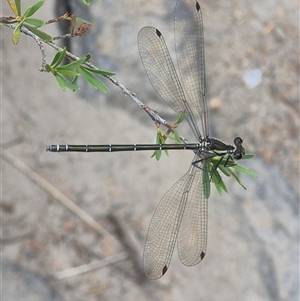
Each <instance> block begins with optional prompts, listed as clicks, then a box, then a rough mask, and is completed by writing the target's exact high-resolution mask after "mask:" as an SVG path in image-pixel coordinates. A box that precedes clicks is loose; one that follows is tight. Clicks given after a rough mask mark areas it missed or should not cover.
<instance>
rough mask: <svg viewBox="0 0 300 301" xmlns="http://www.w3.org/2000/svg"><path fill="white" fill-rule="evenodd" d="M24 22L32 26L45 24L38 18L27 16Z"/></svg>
mask: <svg viewBox="0 0 300 301" xmlns="http://www.w3.org/2000/svg"><path fill="white" fill-rule="evenodd" d="M24 23H25V24H26V23H27V24H29V25H31V26H34V27H41V26H44V25H45V21H43V20H40V19H33V18H27V19H26V20H25V22H24Z"/></svg>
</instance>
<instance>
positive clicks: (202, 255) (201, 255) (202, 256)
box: [200, 252, 205, 260]
mask: <svg viewBox="0 0 300 301" xmlns="http://www.w3.org/2000/svg"><path fill="white" fill-rule="evenodd" d="M204 256H205V253H204V252H201V254H200V258H201V260H202V259H203V258H204Z"/></svg>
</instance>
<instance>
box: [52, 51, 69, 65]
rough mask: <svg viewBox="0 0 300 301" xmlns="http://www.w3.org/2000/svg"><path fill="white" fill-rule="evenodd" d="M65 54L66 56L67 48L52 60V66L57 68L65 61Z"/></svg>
mask: <svg viewBox="0 0 300 301" xmlns="http://www.w3.org/2000/svg"><path fill="white" fill-rule="evenodd" d="M65 56H66V48H64V49H63V50H62V51H59V52H57V53H56V54H55V56H54V58H53V60H52V62H51V66H52V68H56V67H57V66H58V65H59V64H60V63H61V62H62V61H63V59H64V58H65Z"/></svg>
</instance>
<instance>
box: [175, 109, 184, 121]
mask: <svg viewBox="0 0 300 301" xmlns="http://www.w3.org/2000/svg"><path fill="white" fill-rule="evenodd" d="M184 118H185V113H183V112H181V113H180V114H179V116H178V119H177V121H176V123H177V124H180V123H181V122H182V121H183V120H184Z"/></svg>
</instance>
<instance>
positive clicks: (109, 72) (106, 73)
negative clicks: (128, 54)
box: [84, 66, 116, 76]
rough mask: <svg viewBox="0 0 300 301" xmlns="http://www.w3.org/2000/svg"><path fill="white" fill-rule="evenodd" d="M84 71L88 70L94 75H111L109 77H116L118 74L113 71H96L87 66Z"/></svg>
mask: <svg viewBox="0 0 300 301" xmlns="http://www.w3.org/2000/svg"><path fill="white" fill-rule="evenodd" d="M84 69H86V70H88V71H90V72H93V73H97V74H101V75H109V76H112V75H116V73H115V72H112V71H108V70H102V69H94V68H90V67H87V66H84Z"/></svg>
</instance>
